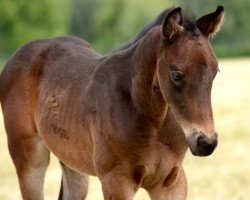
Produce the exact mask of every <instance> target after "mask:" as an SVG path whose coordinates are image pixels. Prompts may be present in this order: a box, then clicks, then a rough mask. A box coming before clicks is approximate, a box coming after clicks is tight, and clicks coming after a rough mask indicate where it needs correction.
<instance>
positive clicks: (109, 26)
mask: <svg viewBox="0 0 250 200" xmlns="http://www.w3.org/2000/svg"><path fill="white" fill-rule="evenodd" d="M173 5H175V6H180V5H181V6H182V8H183V9H186V10H192V12H193V13H195V14H196V15H197V16H201V15H203V14H207V13H208V12H212V11H214V10H215V9H216V7H217V6H218V5H223V6H224V7H225V10H226V18H225V22H224V26H223V31H222V32H220V33H218V34H217V36H216V37H215V38H214V39H212V44H213V46H214V48H215V52H216V55H217V56H218V57H232V56H234V57H235V56H247V55H250V37H249V36H250V25H249V17H250V16H249V11H250V1H249V0H237V1H235V0H209V1H201V0H188V1H187V0H167V1H166V0H143V1H141V0H0V16H1V17H0V59H1V60H5V59H6V58H8V57H9V55H10V54H12V53H13V52H14V51H15V50H16V49H17V48H18V47H20V46H22V45H23V44H25V43H27V42H28V41H30V40H34V39H37V38H46V37H54V36H58V35H76V36H80V37H83V38H85V39H86V40H87V41H89V42H90V43H91V44H92V45H93V46H94V48H95V49H96V50H97V51H98V52H101V53H107V52H109V51H112V49H114V48H115V47H117V46H119V45H121V44H122V43H125V42H127V41H128V40H129V39H131V38H133V37H134V36H135V35H136V34H137V33H138V32H139V30H140V29H141V28H142V27H143V25H144V24H146V23H148V22H149V21H151V20H152V19H154V18H155V17H156V16H157V15H158V14H159V13H160V12H161V11H162V10H163V9H165V8H166V7H169V6H173Z"/></svg>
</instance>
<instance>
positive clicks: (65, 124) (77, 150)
mask: <svg viewBox="0 0 250 200" xmlns="http://www.w3.org/2000/svg"><path fill="white" fill-rule="evenodd" d="M46 96H47V97H46V98H45V99H43V101H39V103H38V106H37V109H36V112H35V121H36V126H37V130H38V133H39V135H40V136H41V138H42V139H43V141H44V142H45V144H46V145H47V147H48V149H49V150H50V151H52V152H53V153H54V154H55V155H56V156H57V157H58V159H59V160H60V161H62V162H63V163H64V164H65V165H67V166H68V167H70V168H72V169H74V170H76V171H78V172H82V173H86V174H90V175H95V169H94V165H93V142H92V135H91V133H90V131H89V130H88V124H87V122H86V120H84V119H83V118H82V117H79V115H80V114H79V113H81V112H79V111H78V110H77V109H76V108H74V105H73V104H71V103H70V104H68V105H67V106H66V104H65V105H64V103H63V102H69V101H68V100H65V99H60V100H58V99H54V98H52V97H51V96H50V95H46ZM58 102H60V103H61V104H62V105H60V104H59V103H58ZM69 108H70V109H69Z"/></svg>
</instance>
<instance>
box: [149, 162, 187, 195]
mask: <svg viewBox="0 0 250 200" xmlns="http://www.w3.org/2000/svg"><path fill="white" fill-rule="evenodd" d="M173 173H174V174H173V176H172V177H169V178H170V179H169V180H166V181H165V182H164V183H163V184H161V185H158V186H156V187H155V188H152V189H151V190H149V191H148V193H149V196H150V197H151V199H152V200H186V198H187V180H186V175H185V172H184V170H183V168H182V167H181V168H180V169H179V171H178V174H175V172H173ZM175 178H176V180H175Z"/></svg>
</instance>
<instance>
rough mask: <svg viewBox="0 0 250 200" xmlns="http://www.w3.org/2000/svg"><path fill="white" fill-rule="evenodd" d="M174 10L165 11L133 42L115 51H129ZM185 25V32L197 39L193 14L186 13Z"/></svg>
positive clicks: (144, 28)
mask: <svg viewBox="0 0 250 200" xmlns="http://www.w3.org/2000/svg"><path fill="white" fill-rule="evenodd" d="M172 9H174V7H171V8H167V9H165V10H164V11H162V12H161V13H160V15H159V16H158V17H157V18H156V19H155V20H154V21H152V22H150V23H149V24H147V25H145V26H144V27H143V29H142V30H141V31H140V33H139V34H138V35H137V36H136V37H135V38H134V39H132V40H130V41H129V42H128V43H126V44H123V45H122V46H121V47H119V48H118V49H116V50H115V51H122V50H125V49H128V48H129V47H131V46H133V45H134V44H135V43H137V42H138V41H139V40H140V39H142V38H143V37H144V36H145V35H146V34H147V33H148V32H149V31H150V30H151V29H152V28H154V27H156V26H159V25H161V24H162V23H163V21H164V19H165V17H166V16H167V14H168V13H169V12H170V11H171V10H172ZM183 25H184V27H185V30H186V31H187V32H189V33H190V36H191V37H196V36H197V32H196V24H195V16H194V15H193V14H192V13H190V12H189V13H184V17H183Z"/></svg>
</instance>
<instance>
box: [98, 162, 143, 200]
mask: <svg viewBox="0 0 250 200" xmlns="http://www.w3.org/2000/svg"><path fill="white" fill-rule="evenodd" d="M125 169H126V168H123V167H122V166H121V167H117V168H114V169H113V170H112V171H111V172H109V173H108V174H104V175H103V176H102V177H101V178H100V180H101V183H102V191H103V196H104V199H105V200H132V199H133V197H134V194H135V192H136V191H137V190H138V189H139V187H140V185H141V180H142V177H143V176H144V173H145V169H144V168H143V167H138V169H135V170H134V171H133V170H132V173H131V170H128V171H127V170H125Z"/></svg>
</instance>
